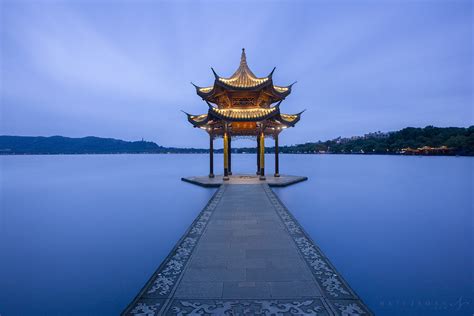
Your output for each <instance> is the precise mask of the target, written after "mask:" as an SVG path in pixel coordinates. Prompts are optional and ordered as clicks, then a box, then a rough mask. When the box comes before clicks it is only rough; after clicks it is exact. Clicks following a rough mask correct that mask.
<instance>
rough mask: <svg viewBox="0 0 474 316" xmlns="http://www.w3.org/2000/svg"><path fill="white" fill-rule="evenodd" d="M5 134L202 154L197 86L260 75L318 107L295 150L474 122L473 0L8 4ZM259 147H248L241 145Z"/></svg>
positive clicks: (303, 104) (3, 41)
mask: <svg viewBox="0 0 474 316" xmlns="http://www.w3.org/2000/svg"><path fill="white" fill-rule="evenodd" d="M0 10H1V11H0V14H1V16H0V18H1V19H0V20H1V22H0V23H1V25H0V45H1V46H0V53H1V55H0V57H1V58H0V60H1V65H0V67H1V91H0V94H1V118H0V124H1V126H0V134H8V135H45V136H48V135H64V136H71V137H82V136H88V135H95V136H101V137H114V138H121V139H126V140H137V139H141V138H142V137H143V138H145V139H146V140H152V141H155V142H157V143H159V144H161V145H166V146H196V147H205V146H207V144H208V139H207V135H206V134H205V133H204V132H202V131H200V130H197V129H193V128H192V127H191V125H190V124H189V123H188V122H187V121H186V118H185V116H184V115H183V113H182V112H180V110H181V109H183V110H185V111H187V112H191V113H195V114H199V113H204V112H206V110H207V106H206V104H205V103H204V102H203V101H202V100H200V98H199V97H198V96H197V95H196V94H195V90H194V88H193V87H192V86H191V85H190V83H189V82H190V81H193V82H194V83H196V84H198V85H202V86H205V85H211V84H212V82H213V75H212V72H211V70H210V67H211V66H212V67H214V68H215V69H216V71H217V72H218V73H219V74H220V75H222V76H229V75H231V74H232V72H233V71H234V70H235V68H236V67H237V66H238V62H239V58H240V52H241V48H242V47H245V48H246V52H247V60H248V63H249V65H250V67H251V69H252V70H253V71H254V73H256V74H257V75H258V76H265V75H267V74H268V73H269V72H270V71H271V69H272V68H273V67H274V66H276V67H277V69H276V72H275V74H274V77H273V78H274V81H275V82H276V83H277V84H280V85H287V84H290V83H292V82H293V81H295V80H298V83H297V84H296V85H295V86H294V89H293V93H292V95H290V96H289V97H288V98H287V100H285V101H284V102H283V104H282V105H281V109H282V111H283V112H286V113H295V112H299V111H300V110H302V109H307V111H306V112H305V113H304V115H303V118H302V120H301V121H300V123H299V124H298V125H297V127H296V128H293V129H289V130H287V131H285V133H283V134H282V137H281V143H283V144H294V143H302V142H306V141H314V140H319V139H322V140H325V139H328V138H334V137H337V136H351V135H361V134H364V133H368V132H372V131H378V130H381V131H390V130H397V129H400V128H403V127H406V126H420V127H422V126H426V125H430V124H432V125H437V126H468V125H471V124H473V91H472V90H473V88H472V86H473V57H472V56H473V42H472V38H473V34H472V33H473V7H472V2H470V1H383V2H382V1H347V2H343V1H324V2H321V1H293V0H291V1H261V2H255V1H235V2H227V1H189V2H188V1H175V2H171V1H169V2H161V1H140V0H139V1H74V2H73V1H70V2H66V1H5V0H3V1H1V2H0ZM249 144H251V143H250V142H249V141H241V142H239V143H236V144H235V146H239V145H241V146H244V145H249Z"/></svg>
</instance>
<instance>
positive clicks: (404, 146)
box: [0, 126, 474, 156]
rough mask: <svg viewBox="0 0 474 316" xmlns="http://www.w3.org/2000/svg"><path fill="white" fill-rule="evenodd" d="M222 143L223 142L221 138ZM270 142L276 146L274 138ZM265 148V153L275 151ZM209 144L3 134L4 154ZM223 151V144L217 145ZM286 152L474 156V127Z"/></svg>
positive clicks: (285, 149) (338, 141) (410, 130)
mask: <svg viewBox="0 0 474 316" xmlns="http://www.w3.org/2000/svg"><path fill="white" fill-rule="evenodd" d="M216 142H217V141H216ZM269 144H271V145H273V142H272V141H270V142H269ZM274 150H275V149H274V147H271V146H268V147H265V153H272V152H274ZM256 151H257V148H256V146H252V147H241V148H236V147H234V148H232V153H235V154H238V153H249V154H255V153H256ZM208 152H209V149H207V148H179V147H164V146H160V145H158V144H156V143H154V142H151V141H145V140H143V139H142V140H141V141H124V140H120V139H114V138H101V137H94V136H88V137H82V138H70V137H64V136H51V137H43V136H7V135H3V136H1V135H0V155H84V154H88V155H89V154H90V155H92V154H111V155H112V154H113V155H116V154H205V153H208ZM214 152H215V153H222V149H217V150H214ZM279 153H281V154H302V155H305V154H325V155H339V154H341V155H402V156H413V155H414V156H474V126H470V127H467V128H465V127H434V126H427V127H424V128H414V127H407V128H404V129H402V130H400V131H395V132H380V131H379V132H375V133H369V134H365V135H363V136H353V137H349V138H342V137H338V138H335V139H332V140H327V141H317V142H307V143H304V144H296V145H290V146H280V147H279Z"/></svg>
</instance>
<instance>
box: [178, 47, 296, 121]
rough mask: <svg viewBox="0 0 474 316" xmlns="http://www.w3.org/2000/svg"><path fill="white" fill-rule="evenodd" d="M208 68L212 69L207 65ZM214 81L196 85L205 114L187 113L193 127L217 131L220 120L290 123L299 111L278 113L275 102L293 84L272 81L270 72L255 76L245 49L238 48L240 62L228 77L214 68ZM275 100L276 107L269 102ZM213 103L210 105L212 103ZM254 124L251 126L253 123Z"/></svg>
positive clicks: (287, 93)
mask: <svg viewBox="0 0 474 316" xmlns="http://www.w3.org/2000/svg"><path fill="white" fill-rule="evenodd" d="M211 69H212V68H211ZM212 71H213V73H214V77H215V80H214V84H213V85H212V86H209V87H199V86H196V85H194V84H193V85H194V86H195V87H196V93H197V94H198V95H199V96H200V97H201V98H202V99H203V100H205V101H206V102H207V104H208V106H209V110H208V113H207V114H201V115H191V114H187V113H186V114H187V115H188V121H189V122H190V123H191V124H193V125H194V126H195V127H201V128H205V129H207V130H209V128H212V129H213V130H216V129H217V130H218V129H219V127H220V126H222V123H223V122H225V123H232V122H263V121H265V122H266V123H267V125H268V126H272V127H273V128H274V127H279V126H280V127H281V126H282V127H289V126H294V125H295V124H296V123H297V122H298V121H299V119H300V115H301V113H302V112H300V113H297V114H282V113H280V107H279V105H280V104H281V102H282V101H283V100H284V99H285V98H286V97H287V96H288V95H289V94H290V93H291V88H292V86H293V84H291V85H289V86H278V85H274V84H273V78H272V76H273V72H274V71H275V68H273V70H272V71H271V72H270V74H269V75H268V76H266V77H257V76H256V75H255V74H254V73H253V72H252V71H251V70H250V68H249V66H248V64H247V57H246V54H245V49H242V55H241V58H240V65H239V67H238V68H237V70H236V71H235V72H234V74H233V75H232V76H230V77H229V78H224V77H220V76H219V75H218V74H217V73H216V72H215V71H214V69H212ZM276 102H278V104H277V105H276V106H272V104H273V103H276ZM213 104H214V105H213ZM253 126H254V125H253Z"/></svg>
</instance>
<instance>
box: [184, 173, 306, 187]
mask: <svg viewBox="0 0 474 316" xmlns="http://www.w3.org/2000/svg"><path fill="white" fill-rule="evenodd" d="M222 178H223V176H222V175H216V176H215V177H214V178H209V177H208V176H197V177H185V178H181V180H182V181H185V182H189V183H192V184H196V185H199V186H202V187H206V188H217V187H219V186H221V184H223V183H226V184H262V183H266V184H268V185H269V186H271V187H286V186H289V185H292V184H295V183H298V182H302V181H306V180H308V178H307V177H300V176H291V175H283V174H282V175H280V176H279V177H274V176H273V175H268V176H265V178H266V179H265V180H260V178H259V176H257V175H255V174H254V175H251V174H235V175H230V176H229V180H228V181H224V180H223V179H222Z"/></svg>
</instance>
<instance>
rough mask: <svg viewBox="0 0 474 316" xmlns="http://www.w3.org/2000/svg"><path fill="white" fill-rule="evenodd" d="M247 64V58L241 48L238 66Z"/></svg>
mask: <svg viewBox="0 0 474 316" xmlns="http://www.w3.org/2000/svg"><path fill="white" fill-rule="evenodd" d="M246 63H247V56H246V55H245V48H242V55H241V56H240V64H241V65H242V64H246Z"/></svg>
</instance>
